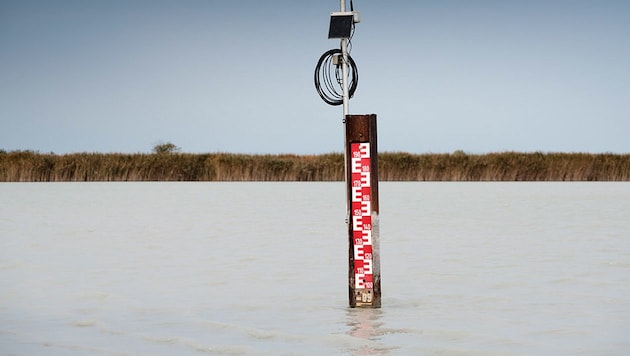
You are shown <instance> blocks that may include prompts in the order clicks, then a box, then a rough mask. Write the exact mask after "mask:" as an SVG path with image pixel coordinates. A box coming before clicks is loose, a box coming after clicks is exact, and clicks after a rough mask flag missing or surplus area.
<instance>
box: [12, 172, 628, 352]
mask: <svg viewBox="0 0 630 356" xmlns="http://www.w3.org/2000/svg"><path fill="white" fill-rule="evenodd" d="M380 207H381V208H380V210H381V215H380V236H381V240H380V245H381V257H380V259H381V276H382V289H383V299H382V300H383V307H382V308H381V309H350V308H348V300H347V298H348V296H347V270H346V268H347V258H348V257H347V237H346V226H345V188H344V185H343V183H339V182H335V183H26V184H22V183H2V184H0V354H8V355H11V354H20V355H55V354H63V355H86V354H89V355H94V354H103V355H126V354H146V355H174V354H195V353H208V354H237V355H238V354H268V355H278V354H307V355H310V354H322V355H323V354H352V355H375V354H429V355H430V354H439V355H502V354H509V355H514V354H585V355H622V354H628V353H629V352H630V183H601V182H600V183H393V182H382V183H381V184H380Z"/></svg>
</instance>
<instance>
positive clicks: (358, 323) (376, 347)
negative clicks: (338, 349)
mask: <svg viewBox="0 0 630 356" xmlns="http://www.w3.org/2000/svg"><path fill="white" fill-rule="evenodd" d="M346 316H347V325H348V326H349V327H350V330H349V331H348V334H349V335H350V336H353V337H356V338H359V339H363V340H366V341H367V342H363V343H361V344H360V345H357V346H356V347H355V348H353V349H352V350H349V351H350V352H351V353H352V354H353V355H375V354H385V353H388V352H389V351H392V350H393V349H395V347H391V346H387V345H385V344H382V343H381V342H380V340H381V337H382V336H383V335H384V334H386V331H385V330H384V329H383V324H384V323H383V321H382V320H381V319H382V317H383V311H382V310H381V309H373V308H348V310H347V312H346Z"/></svg>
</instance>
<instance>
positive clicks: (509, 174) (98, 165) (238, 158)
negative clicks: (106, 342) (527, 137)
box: [0, 150, 630, 182]
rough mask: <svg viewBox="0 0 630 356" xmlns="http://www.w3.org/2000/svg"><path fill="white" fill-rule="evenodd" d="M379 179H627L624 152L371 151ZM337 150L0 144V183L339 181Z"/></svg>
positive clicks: (629, 162) (629, 160) (628, 159)
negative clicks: (68, 150) (135, 149)
mask: <svg viewBox="0 0 630 356" xmlns="http://www.w3.org/2000/svg"><path fill="white" fill-rule="evenodd" d="M379 179H380V180H381V181H629V180H630V154H612V153H602V154H590V153H541V152H535V153H519V152H502V153H489V154H466V153H464V152H461V151H457V152H455V153H452V154H410V153H403V152H383V153H380V154H379ZM341 180H343V154H341V153H329V154H321V155H292V154H281V155H271V154H265V155H249V154H230V153H208V154H191V153H152V154H145V153H135V154H123V153H112V154H101V153H73V154H65V155H55V154H45V153H44V154H42V153H37V152H33V151H12V152H6V151H2V150H0V181H2V182H59V181H341Z"/></svg>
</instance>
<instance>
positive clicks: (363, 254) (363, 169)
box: [350, 142, 374, 289]
mask: <svg viewBox="0 0 630 356" xmlns="http://www.w3.org/2000/svg"><path fill="white" fill-rule="evenodd" d="M350 155H351V157H350V166H351V170H350V173H351V175H352V193H351V194H352V196H351V199H350V201H351V202H352V237H353V239H354V287H355V289H373V288H374V275H373V269H372V267H373V262H374V261H373V259H372V195H371V193H372V188H371V186H370V180H371V179H370V143H369V142H361V143H351V144H350Z"/></svg>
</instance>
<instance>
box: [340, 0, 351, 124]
mask: <svg viewBox="0 0 630 356" xmlns="http://www.w3.org/2000/svg"><path fill="white" fill-rule="evenodd" d="M340 1H341V12H346V2H345V0H340ZM341 55H342V58H343V63H341V76H342V78H341V90H342V95H343V117H344V120H345V118H346V115H348V110H349V108H348V102H349V101H350V97H349V94H348V39H347V38H342V39H341Z"/></svg>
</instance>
